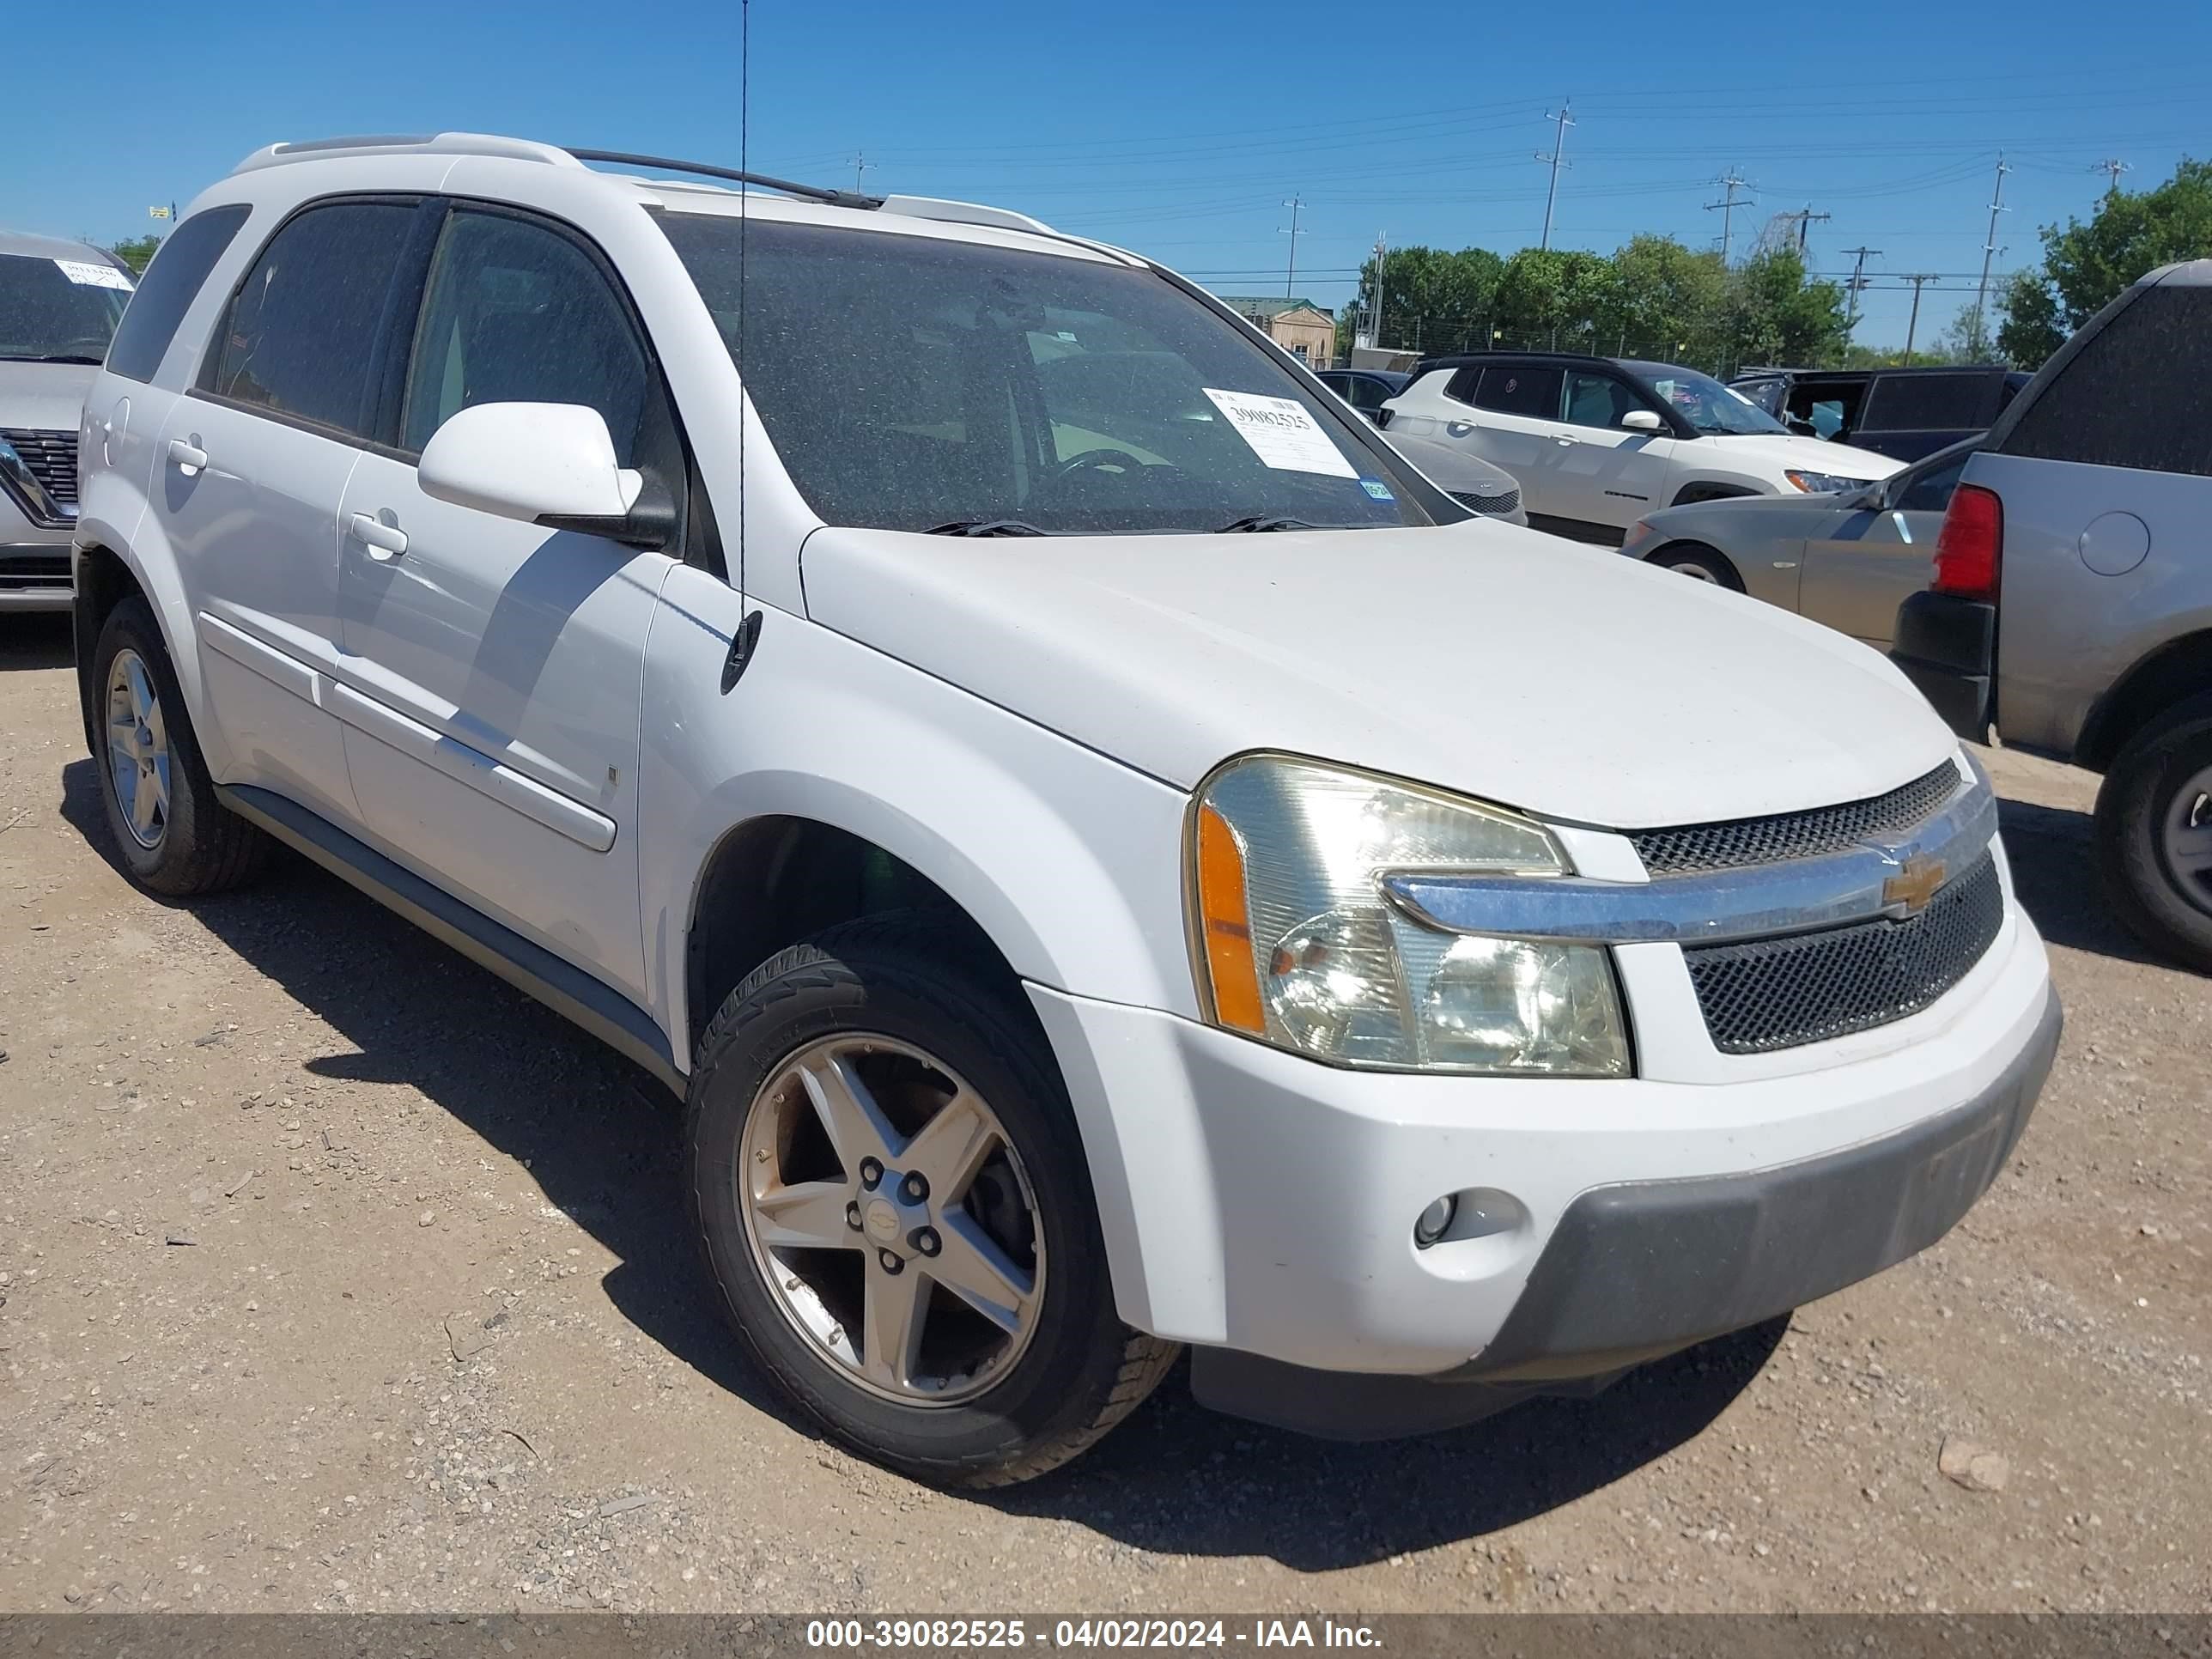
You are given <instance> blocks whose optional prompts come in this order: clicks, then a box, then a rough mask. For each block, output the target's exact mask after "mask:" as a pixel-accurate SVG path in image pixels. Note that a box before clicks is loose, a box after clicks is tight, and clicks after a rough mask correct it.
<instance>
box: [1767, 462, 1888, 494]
mask: <svg viewBox="0 0 2212 1659" xmlns="http://www.w3.org/2000/svg"><path fill="white" fill-rule="evenodd" d="M1782 476H1783V477H1785V478H1787V479H1789V480H1790V483H1792V484H1793V485H1795V486H1796V488H1797V489H1802V490H1803V491H1804V492H1805V493H1806V494H1807V495H1841V494H1842V493H1843V492H1844V490H1846V489H1865V488H1866V487H1867V485H1869V483H1873V482H1874V481H1873V480H1872V479H1871V478H1846V477H1843V476H1841V475H1840V474H1838V473H1834V472H1808V471H1804V470H1803V469H1802V468H1800V467H1794V466H1790V467H1784V468H1783V470H1782Z"/></svg>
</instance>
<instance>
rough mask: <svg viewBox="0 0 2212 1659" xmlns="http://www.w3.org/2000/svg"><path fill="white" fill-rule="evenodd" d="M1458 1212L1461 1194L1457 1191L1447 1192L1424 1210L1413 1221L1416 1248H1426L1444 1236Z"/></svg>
mask: <svg viewBox="0 0 2212 1659" xmlns="http://www.w3.org/2000/svg"><path fill="white" fill-rule="evenodd" d="M1458 1212H1459V1194H1456V1193H1446V1194H1444V1195H1443V1197H1442V1198H1440V1199H1438V1200H1437V1201H1436V1202H1435V1203H1433V1204H1431V1205H1430V1206H1429V1207H1428V1208H1427V1209H1425V1210H1424V1211H1422V1212H1421V1214H1420V1218H1419V1220H1417V1221H1415V1222H1414V1223H1413V1243H1414V1246H1415V1248H1417V1249H1424V1250H1425V1249H1428V1248H1429V1246H1430V1245H1431V1244H1433V1243H1436V1242H1437V1240H1438V1239H1440V1238H1442V1237H1443V1236H1444V1232H1445V1230H1446V1229H1447V1228H1449V1226H1450V1225H1452V1217H1453V1216H1455V1214H1457V1213H1458Z"/></svg>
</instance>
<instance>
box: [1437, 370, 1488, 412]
mask: <svg viewBox="0 0 2212 1659" xmlns="http://www.w3.org/2000/svg"><path fill="white" fill-rule="evenodd" d="M1481 384H1482V371H1481V370H1480V369H1479V368H1462V369H1461V370H1459V371H1458V372H1457V373H1456V374H1454V375H1453V376H1452V377H1451V379H1450V380H1447V381H1445V382H1444V396H1445V397H1447V398H1450V399H1451V400H1452V401H1453V402H1454V403H1455V404H1473V403H1474V389H1475V387H1477V386H1480V385H1481Z"/></svg>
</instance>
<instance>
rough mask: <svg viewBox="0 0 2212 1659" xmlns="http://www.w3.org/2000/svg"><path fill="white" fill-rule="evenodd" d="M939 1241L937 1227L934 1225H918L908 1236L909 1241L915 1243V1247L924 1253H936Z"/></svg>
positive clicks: (920, 1252)
mask: <svg viewBox="0 0 2212 1659" xmlns="http://www.w3.org/2000/svg"><path fill="white" fill-rule="evenodd" d="M907 1243H909V1244H911V1245H913V1246H914V1248H915V1250H916V1251H917V1252H918V1253H919V1254H921V1255H936V1254H937V1251H938V1248H939V1239H938V1237H937V1229H936V1228H934V1227H916V1228H915V1230H914V1231H913V1232H912V1233H910V1234H908V1236H907Z"/></svg>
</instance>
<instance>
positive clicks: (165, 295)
mask: <svg viewBox="0 0 2212 1659" xmlns="http://www.w3.org/2000/svg"><path fill="white" fill-rule="evenodd" d="M250 211H251V210H250V209H248V208H245V207H240V206H231V207H215V208H209V209H207V210H205V211H204V212H201V213H195V214H194V215H192V216H191V218H189V219H187V220H185V222H184V223H182V224H180V225H179V226H178V227H177V228H176V229H175V230H174V231H173V232H171V233H170V235H169V237H168V240H166V241H164V242H163V243H162V244H161V248H160V250H159V251H158V252H155V255H154V263H153V264H151V265H149V266H148V267H147V270H146V275H145V276H144V277H143V278H142V279H141V280H140V282H139V283H138V291H137V293H136V294H134V295H131V304H130V307H128V308H127V309H126V310H125V312H124V313H123V323H122V325H121V326H120V327H118V329H117V330H116V331H115V338H114V340H113V342H112V343H111V344H110V345H109V346H108V348H107V368H108V371H109V372H110V373H111V374H121V375H125V376H127V377H128V378H130V379H131V380H152V379H153V378H154V375H155V372H156V371H157V370H159V369H160V368H161V359H162V357H163V356H166V355H167V352H168V349H169V342H170V341H172V340H173V339H174V338H176V337H177V325H179V324H180V323H182V322H183V321H184V320H185V312H187V311H189V310H190V309H191V304H192V300H193V298H194V296H196V295H197V294H198V293H199V291H200V284H201V283H204V282H206V281H207V279H208V273H209V272H210V271H211V270H214V269H215V262H216V260H218V259H220V258H222V256H223V252H224V250H225V249H227V248H228V247H229V246H230V245H231V242H232V240H233V239H234V238H235V237H236V236H237V234H238V230H239V227H240V226H241V225H243V224H244V223H245V222H246V215H247V214H248V213H249V212H250Z"/></svg>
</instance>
